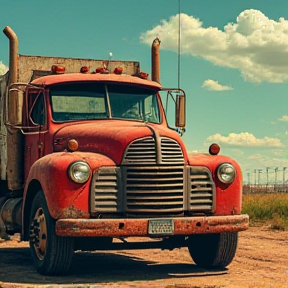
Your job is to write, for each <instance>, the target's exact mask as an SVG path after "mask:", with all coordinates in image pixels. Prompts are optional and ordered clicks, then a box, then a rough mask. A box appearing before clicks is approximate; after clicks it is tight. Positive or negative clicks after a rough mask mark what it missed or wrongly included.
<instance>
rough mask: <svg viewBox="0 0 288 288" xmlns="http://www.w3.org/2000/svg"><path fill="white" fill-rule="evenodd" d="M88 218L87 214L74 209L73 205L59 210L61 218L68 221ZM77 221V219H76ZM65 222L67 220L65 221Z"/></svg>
mask: <svg viewBox="0 0 288 288" xmlns="http://www.w3.org/2000/svg"><path fill="white" fill-rule="evenodd" d="M89 217H90V215H89V213H87V212H84V211H83V210H80V209H76V208H75V207H74V205H72V206H70V207H67V208H64V209H62V210H61V218H68V219H71V218H72V219H77V218H85V219H88V218H89ZM77 220H78V221H79V219H77ZM65 221H67V220H65Z"/></svg>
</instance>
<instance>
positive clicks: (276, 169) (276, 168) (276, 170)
mask: <svg viewBox="0 0 288 288" xmlns="http://www.w3.org/2000/svg"><path fill="white" fill-rule="evenodd" d="M274 171H275V184H277V172H278V167H275V169H274Z"/></svg>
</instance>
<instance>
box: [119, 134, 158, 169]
mask: <svg viewBox="0 0 288 288" xmlns="http://www.w3.org/2000/svg"><path fill="white" fill-rule="evenodd" d="M139 162H141V163H154V164H156V147H155V140H154V138H153V137H146V138H142V139H139V140H136V141H134V142H132V143H131V144H130V145H129V147H128V148H127V150H126V153H125V156H124V159H123V163H139Z"/></svg>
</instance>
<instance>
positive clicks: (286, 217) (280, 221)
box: [242, 193, 288, 230]
mask: <svg viewBox="0 0 288 288" xmlns="http://www.w3.org/2000/svg"><path fill="white" fill-rule="evenodd" d="M242 212H243V213H244V214H248V215H249V217H250V225H258V224H261V225H262V224H267V225H269V226H270V228H271V229H277V230H288V193H267V194H265V193H257V194H247V195H243V206H242Z"/></svg>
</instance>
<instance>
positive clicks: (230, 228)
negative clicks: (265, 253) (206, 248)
mask: <svg viewBox="0 0 288 288" xmlns="http://www.w3.org/2000/svg"><path fill="white" fill-rule="evenodd" d="M161 219H162V218H161ZM167 219H172V221H173V223H174V231H173V234H172V235H191V234H206V233H224V232H237V231H243V230H246V229H248V227H249V216H248V215H246V214H243V215H229V216H197V217H181V218H180V217H179V218H169V217H167ZM149 220H154V218H150V219H149V218H148V219H132V218H131V219H59V220H57V221H56V226H55V230H56V234H57V235H58V236H66V237H74V236H75V237H77V236H81V237H98V236H108V237H129V236H137V237H141V236H143V237H145V236H146V237H151V236H154V235H151V234H149V233H148V225H149ZM169 235H171V234H169ZM161 236H165V235H161Z"/></svg>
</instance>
